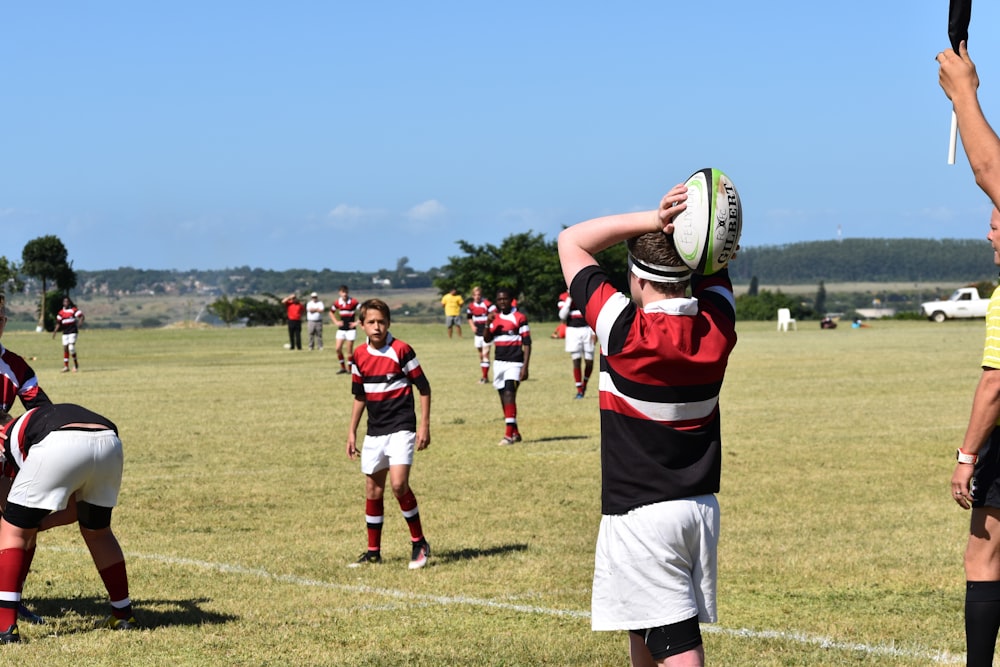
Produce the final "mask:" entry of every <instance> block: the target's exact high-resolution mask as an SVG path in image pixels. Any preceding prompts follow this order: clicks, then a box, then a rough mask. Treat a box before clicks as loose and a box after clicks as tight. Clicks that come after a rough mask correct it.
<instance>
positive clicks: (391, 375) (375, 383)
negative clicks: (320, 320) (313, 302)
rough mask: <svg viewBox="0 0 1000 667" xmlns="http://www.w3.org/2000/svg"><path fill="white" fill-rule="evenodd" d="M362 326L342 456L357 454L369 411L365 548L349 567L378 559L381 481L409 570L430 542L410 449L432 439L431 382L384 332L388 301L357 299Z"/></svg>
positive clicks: (405, 348) (409, 352)
mask: <svg viewBox="0 0 1000 667" xmlns="http://www.w3.org/2000/svg"><path fill="white" fill-rule="evenodd" d="M360 314H361V327H362V329H364V332H365V334H366V335H367V336H368V343H367V344H366V345H362V346H361V347H359V348H358V349H357V350H355V351H354V355H353V357H352V359H351V373H352V376H351V380H352V382H351V392H352V393H353V394H354V407H353V409H352V410H351V425H350V428H349V429H348V431H347V456H348V457H350V458H351V459H355V458H357V457H358V455H359V450H358V448H357V431H358V425H359V424H360V423H361V416H362V415H363V414H364V412H365V410H366V409H367V410H368V431H367V433H366V435H365V438H364V442H363V444H362V448H361V450H360V456H361V472H363V473H364V474H365V523H366V525H367V528H368V549H367V551H365V552H364V553H363V554H361V557H360V558H359V559H358V560H357V562H355V563H352V567H359V566H362V565H365V564H377V563H381V562H382V522H383V518H384V515H385V508H384V501H383V498H384V496H385V482H386V478H387V477H388V479H389V484H390V485H391V487H392V494H393V495H394V496H395V497H396V501H397V502H398V503H399V509H400V510H402V512H403V517H404V518H405V519H406V525H407V526H408V527H409V530H410V542H411V555H410V566H409V567H410V569H411V570H416V569H419V568H422V567H423V566H424V565H426V564H427V559H428V557H430V555H431V547H430V545H429V544H428V543H427V539H426V538H425V537H424V532H423V526H422V525H421V523H420V510H419V509H418V506H417V498H416V496H415V495H414V494H413V489H411V488H410V468H411V467H412V465H413V453H414V448H416V450H418V451H419V450H423V449H427V447H428V446H429V445H430V444H431V430H430V418H431V385H430V382H428V381H427V376H425V375H424V371H423V369H422V368H421V367H420V362H419V361H417V355H416V353H415V352H414V351H413V348H412V347H410V346H409V345H407V344H406V343H404V342H403V341H401V340H399V339H398V338H394V337H393V335H392V334H391V333H389V325H390V323H391V322H390V313H389V306H387V305H386V304H385V302H384V301H381V300H379V299H369V300H368V301H365V302H364V303H363V304H361V307H360ZM413 387H416V388H417V391H418V392H420V425H419V427H418V426H417V418H416V414H415V412H414V403H413Z"/></svg>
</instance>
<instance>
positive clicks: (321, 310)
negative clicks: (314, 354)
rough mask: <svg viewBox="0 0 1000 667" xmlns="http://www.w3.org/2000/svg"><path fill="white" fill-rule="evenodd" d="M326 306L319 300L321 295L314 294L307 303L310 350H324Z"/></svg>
mask: <svg viewBox="0 0 1000 667" xmlns="http://www.w3.org/2000/svg"><path fill="white" fill-rule="evenodd" d="M325 315H326V306H325V305H323V302H322V301H320V299H319V294H317V293H316V292H313V293H312V294H310V295H309V301H308V302H306V324H307V326H308V327H309V350H310V351H312V350H313V349H316V350H322V349H323V317H324V316H325Z"/></svg>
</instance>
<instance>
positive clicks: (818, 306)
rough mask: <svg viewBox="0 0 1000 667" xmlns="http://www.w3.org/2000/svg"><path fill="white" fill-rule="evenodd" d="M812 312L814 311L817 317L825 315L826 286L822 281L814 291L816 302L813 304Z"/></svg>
mask: <svg viewBox="0 0 1000 667" xmlns="http://www.w3.org/2000/svg"><path fill="white" fill-rule="evenodd" d="M813 310H815V311H816V312H817V313H818V314H819V315H823V314H825V313H826V285H824V284H823V281H822V280H821V281H819V287H818V288H817V289H816V300H815V301H814V302H813Z"/></svg>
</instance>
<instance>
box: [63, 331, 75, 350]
mask: <svg viewBox="0 0 1000 667" xmlns="http://www.w3.org/2000/svg"><path fill="white" fill-rule="evenodd" d="M75 343H76V334H75V333H71V334H63V335H62V344H63V347H68V346H70V345H74V344H75Z"/></svg>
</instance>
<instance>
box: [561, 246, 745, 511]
mask: <svg viewBox="0 0 1000 667" xmlns="http://www.w3.org/2000/svg"><path fill="white" fill-rule="evenodd" d="M570 293H571V294H572V295H573V301H577V300H579V302H580V303H583V304H585V306H584V312H585V313H586V318H587V322H588V323H589V324H590V326H591V327H592V328H593V329H594V331H595V332H596V333H597V337H598V340H599V341H600V343H601V349H602V351H603V352H604V354H603V356H602V357H601V378H600V406H601V483H602V488H601V512H602V513H603V514H609V515H610V514H625V513H627V512H628V511H630V510H632V509H635V508H637V507H641V506H643V505H649V504H651V503H656V502H661V501H664V500H674V499H678V498H687V497H691V496H697V495H702V494H709V493H717V492H718V491H719V481H720V476H721V469H722V441H721V436H720V426H719V392H720V391H721V389H722V381H723V378H724V376H725V372H726V365H727V363H728V361H729V354H730V353H731V352H732V350H733V347H734V346H735V345H736V305H735V304H736V302H735V299H734V297H733V287H732V284H731V283H730V281H729V274H728V272H727V271H725V270H723V271H720V272H718V273H715V274H713V275H711V276H707V277H701V276H697V275H693V276H692V293H693V297H691V298H679V299H664V300H663V301H657V302H654V303H650V304H646V306H645V308H639V307H638V306H636V304H634V303H633V302H632V300H631V299H630V298H629V297H628V295H626V294H623V293H621V292H619V291H617V290H616V289H615V288H614V287H613V286H612V285H611V282H610V281H609V279H608V275H607V273H605V272H604V270H603V269H601V268H600V267H598V266H591V267H587V268H585V269H583V270H581V271H580V272H579V273H578V274H577V275H576V277H574V278H573V283H572V285H571V287H570Z"/></svg>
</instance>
